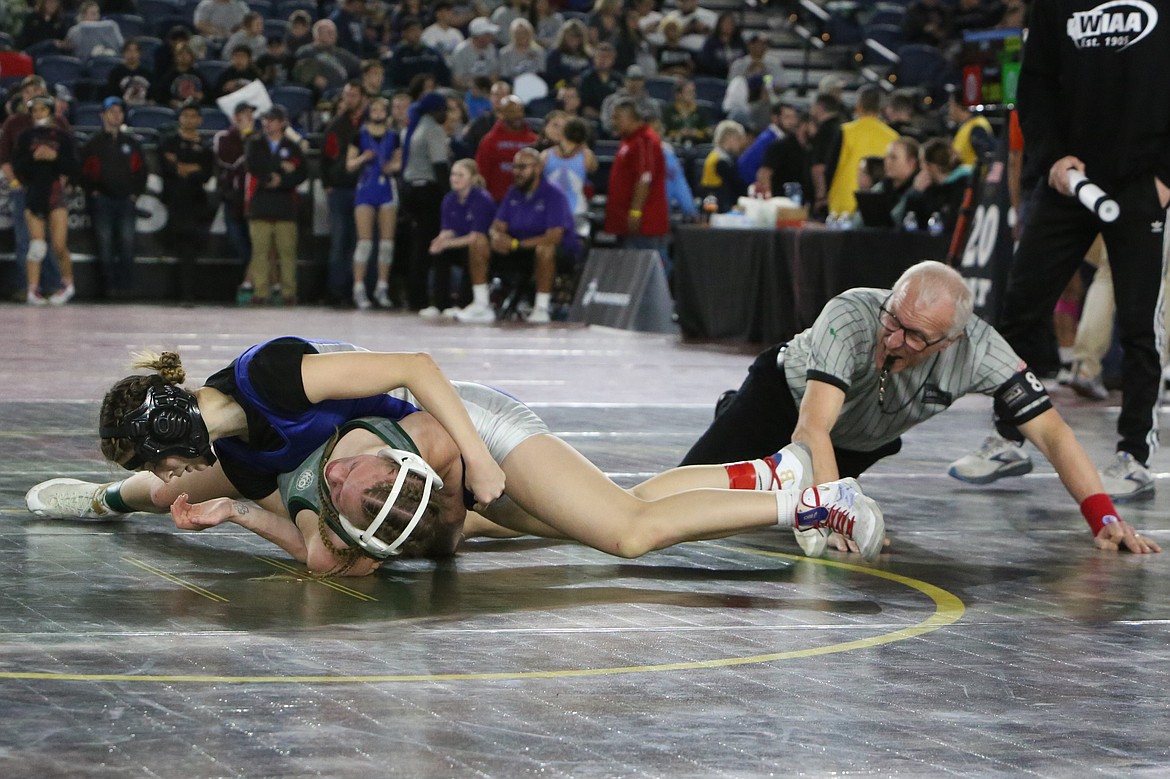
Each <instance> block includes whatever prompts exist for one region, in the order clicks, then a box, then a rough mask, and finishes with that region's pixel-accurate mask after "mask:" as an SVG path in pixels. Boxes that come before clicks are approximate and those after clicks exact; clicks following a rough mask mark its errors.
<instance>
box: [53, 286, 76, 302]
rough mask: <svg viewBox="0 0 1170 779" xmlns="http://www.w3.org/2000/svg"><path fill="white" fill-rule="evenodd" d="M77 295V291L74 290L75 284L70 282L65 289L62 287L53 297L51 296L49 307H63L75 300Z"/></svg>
mask: <svg viewBox="0 0 1170 779" xmlns="http://www.w3.org/2000/svg"><path fill="white" fill-rule="evenodd" d="M76 294H77V290H76V289H74V288H73V282H69V283H68V284H66V285H65V286H64V287H61V289H59V290H57V291H56V292H54V293H53V294H52V295H49V305H50V306H63V305H65V304H66V303H68V302H69V301H70V300H73V296H74V295H76Z"/></svg>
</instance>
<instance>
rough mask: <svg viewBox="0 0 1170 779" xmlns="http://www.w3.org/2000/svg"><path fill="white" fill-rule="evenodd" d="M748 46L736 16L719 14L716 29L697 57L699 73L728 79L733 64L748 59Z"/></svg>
mask: <svg viewBox="0 0 1170 779" xmlns="http://www.w3.org/2000/svg"><path fill="white" fill-rule="evenodd" d="M747 54H748V49H747V45H746V44H745V43H744V40H743V35H742V34H741V33H740V31H739V23H738V22H736V21H735V14H733V13H731V12H730V11H724V12H723V13H721V14H719V20H718V21H717V22H716V23H715V29H714V30H712V31H711V34H710V35H708V36H707V40H705V41H703V48H702V49H700V50H699V54H698V57H697V60H698V65H699V72H700V73H702V74H704V75H707V76H713V77H715V78H724V79H725V78H727V71H728V69H729V68H730V67H731V63H733V62H735V61H736V60H738V59H740V58H741V57H746V56H747Z"/></svg>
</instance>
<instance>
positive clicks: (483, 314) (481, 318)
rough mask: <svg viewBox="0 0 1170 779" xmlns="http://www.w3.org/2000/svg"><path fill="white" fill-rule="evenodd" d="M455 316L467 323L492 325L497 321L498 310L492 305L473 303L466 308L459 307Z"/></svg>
mask: <svg viewBox="0 0 1170 779" xmlns="http://www.w3.org/2000/svg"><path fill="white" fill-rule="evenodd" d="M455 318H456V319H458V320H459V321H460V322H464V323H466V324H473V325H490V324H491V323H492V322H494V321H496V312H495V311H493V310H492V309H491V306H477V305H476V304H475V303H472V304H471V305H470V306H467V307H466V308H461V309H459V312H458V313H457V314H455Z"/></svg>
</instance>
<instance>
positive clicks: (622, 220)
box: [605, 99, 670, 269]
mask: <svg viewBox="0 0 1170 779" xmlns="http://www.w3.org/2000/svg"><path fill="white" fill-rule="evenodd" d="M613 126H614V130H615V132H616V133H617V134H618V136H619V137H620V138H621V139H622V142H621V145H620V146H619V147H618V151H617V154H616V155H615V156H614V162H613V166H612V167H611V168H610V171H609V187H608V189H607V191H606V195H607V199H606V202H605V231H606V232H607V233H610V234H612V235H616V236H618V237H619V238H620V239H621V242H622V245H623V246H625V247H626V248H628V249H653V250H655V251H657V252H658V254H659V255H660V256H661V257H662V260H663V263H664V264H666V263H668V255H667V254H666V239H667V235H668V234H669V233H670V219H669V209H668V208H667V204H666V159H665V157H664V155H663V152H662V139H661V138H659V137H658V134H657V133H655V132H654V130H652V129H651V128H650V127H649V126H648V125H647V123H646V120H645V119H644V118H643V117H642V115H641V114H640V113H639V112H638V104H637V103H635V102H634V101H633V100H629V99H626V100H620V101H618V102H617V104H616V105H614V106H613ZM668 269H669V267H668Z"/></svg>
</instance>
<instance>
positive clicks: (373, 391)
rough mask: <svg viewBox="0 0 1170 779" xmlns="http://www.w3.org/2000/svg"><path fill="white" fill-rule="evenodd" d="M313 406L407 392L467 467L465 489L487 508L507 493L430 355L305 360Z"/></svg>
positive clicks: (337, 356)
mask: <svg viewBox="0 0 1170 779" xmlns="http://www.w3.org/2000/svg"><path fill="white" fill-rule="evenodd" d="M301 377H302V379H303V381H304V385H305V396H306V397H307V398H308V399H309V401H310V402H313V403H319V402H320V401H322V400H328V399H337V400H340V399H348V398H364V397H369V396H371V395H378V394H380V393H383V392H389V391H390V390H393V389H398V388H399V387H406V388H407V389H408V390H410V391H411V393H413V394H414V396H415V397H416V398H418V401H419V403H421V404H422V406H423V408H425V409H426V410H427V411H428V412H430V413H431V415H433V416H434V417H435V419H437V420H439V423H440V424H441V425H442V426H443V428H444V429H445V430H446V431H447V432H448V433H449V434H450V435H451V438H453V439H454V440H455V443H456V444H457V445H458V446H459V451H460V452H461V453H462V455H463V461H464V463H465V464H466V466H467V485H468V487H470V488H471V491H472V492H473V493H474V494H475V499H476V500H477V501H479V502H480V503H483V504H488V503H491V502H492V501H494V500H495V499H496V498H498V497H500V495H502V494H503V492H504V472H503V471H502V470H500V466H499V465H497V464H496V461H495V460H494V459H492V456H491V453H490V452H488V450H487V446H485V445H484V443H483V441H482V440H480V437H479V434H478V433H476V431H475V425H473V424H472V422H471V417H469V416H468V415H467V410H466V409H465V408H464V407H463V402H462V401H461V400H460V399H459V395H458V394H456V392H455V389H454V388H453V387H452V386H451V382H450V381H448V380H447V377H446V376H444V375H443V372H442V371H441V370H439V366H438V365H436V364H435V361H434V360H433V359H432V358H431V356H430V355H429V354H424V353H421V352H419V353H404V352H394V353H389V352H331V353H328V354H307V355H305V356H304V358H303V359H302V360H301Z"/></svg>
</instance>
